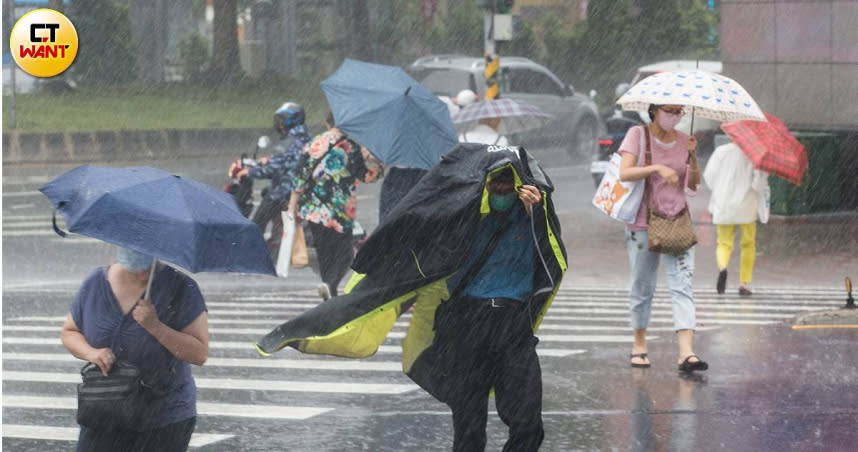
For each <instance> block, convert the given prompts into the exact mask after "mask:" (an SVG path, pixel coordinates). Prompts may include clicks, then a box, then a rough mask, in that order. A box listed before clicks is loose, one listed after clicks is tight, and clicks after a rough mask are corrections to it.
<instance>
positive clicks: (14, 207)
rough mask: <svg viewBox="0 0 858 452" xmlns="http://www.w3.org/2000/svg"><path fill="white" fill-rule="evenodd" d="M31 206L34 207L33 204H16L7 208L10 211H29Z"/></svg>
mask: <svg viewBox="0 0 858 452" xmlns="http://www.w3.org/2000/svg"><path fill="white" fill-rule="evenodd" d="M33 206H35V204H32V203H27V204H16V205H14V206H9V208H10V209H12V210H22V209H29V208H30V207H33Z"/></svg>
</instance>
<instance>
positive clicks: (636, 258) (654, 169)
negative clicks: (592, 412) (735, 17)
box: [619, 104, 708, 372]
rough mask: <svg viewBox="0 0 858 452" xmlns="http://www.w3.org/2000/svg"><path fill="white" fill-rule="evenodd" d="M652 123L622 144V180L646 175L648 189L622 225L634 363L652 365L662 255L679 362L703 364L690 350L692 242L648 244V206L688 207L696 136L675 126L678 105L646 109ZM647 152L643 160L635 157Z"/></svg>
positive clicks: (668, 210)
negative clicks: (676, 250)
mask: <svg viewBox="0 0 858 452" xmlns="http://www.w3.org/2000/svg"><path fill="white" fill-rule="evenodd" d="M647 112H648V114H649V117H650V120H651V121H652V123H651V124H649V125H648V126H640V127H633V128H631V129H629V132H628V134H627V135H626V138H625V139H624V140H623V142H622V144H621V145H620V150H619V152H620V154H622V163H621V164H620V178H621V179H622V180H623V181H636V180H642V179H646V182H645V183H646V184H647V185H648V186H649V187H648V188H647V192H648V194H647V195H645V196H644V200H643V201H642V202H641V206H640V208H639V210H638V215H637V217H636V219H635V222H634V223H632V224H628V225H626V233H625V242H626V248H627V250H628V253H629V264H630V266H631V273H632V274H631V286H632V287H631V293H630V303H631V324H632V328H633V329H634V345H633V346H632V353H631V356H630V358H631V365H632V367H650V361H649V359H648V358H647V351H648V349H647V343H646V329H647V326H648V324H649V320H650V313H651V311H652V299H653V295H654V294H655V289H656V282H657V281H658V267H659V264H660V262H661V261H664V264H665V270H666V272H667V284H668V287H669V288H670V295H671V300H672V307H673V322H674V327H675V329H676V334H677V341H678V345H679V357H678V359H677V364H678V367H679V370H680V371H684V372H690V371H695V370H706V369H707V368H708V364H707V363H706V362H704V361H702V360H701V359H700V358H698V357H697V355H695V354H694V348H693V340H694V328H695V326H696V321H695V307H694V294H693V291H692V277H693V274H694V248H693V247H691V248H689V249H687V250H685V251H684V252H682V253H681V254H679V255H672V254H664V255H662V254H659V253H657V252H654V251H650V250H649V246H648V242H649V240H648V233H647V230H648V227H649V221H648V215H649V210H650V207H652V208H654V209H656V210H657V211H659V212H661V213H662V214H663V215H667V216H669V217H670V216H676V215H678V214H679V213H680V212H682V210H683V209H686V208H687V202H686V198H685V191H684V186H685V185H686V184H685V183H684V182H686V179H687V185H688V186H689V187H691V188H692V189H696V187H697V185H698V184H699V182H700V169H699V167H698V165H697V158H696V155H695V151H696V149H697V141H696V140H695V138H694V137H691V136H689V135H687V134H685V133H682V132H680V131H678V130H676V129H675V127H676V125H677V124H678V123H679V121H680V120H681V119H682V116H683V115H684V114H685V111H684V108H683V106H682V105H677V104H672V105H655V104H652V105H650V106H649V108H648V109H647ZM644 152H646V153H650V154H651V162H650V161H649V160H650V158H649V157H648V156H647V158H646V160H647V164H645V165H639V164H638V162H639V160H641V159H644V158H645V155H643V153H644Z"/></svg>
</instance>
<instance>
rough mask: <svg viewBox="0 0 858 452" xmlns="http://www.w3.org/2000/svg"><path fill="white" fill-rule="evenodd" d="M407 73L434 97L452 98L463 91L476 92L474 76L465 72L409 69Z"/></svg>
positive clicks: (438, 69) (439, 69)
mask: <svg viewBox="0 0 858 452" xmlns="http://www.w3.org/2000/svg"><path fill="white" fill-rule="evenodd" d="M408 73H409V74H410V75H411V76H412V77H414V79H415V80H417V81H418V82H420V83H421V84H423V86H425V87H426V88H427V89H429V91H432V93H434V94H435V95H436V96H450V97H454V96H455V95H456V94H459V91H461V90H463V89H469V90H471V91H473V92H477V84H476V82H475V81H474V75H473V74H471V73H470V72H467V71H459V70H454V69H441V68H418V69H414V68H411V69H409V70H408Z"/></svg>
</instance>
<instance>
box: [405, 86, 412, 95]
mask: <svg viewBox="0 0 858 452" xmlns="http://www.w3.org/2000/svg"><path fill="white" fill-rule="evenodd" d="M410 92H411V87H410V86H409V87H408V88H406V89H405V95H406V96H407V95H408V93H410Z"/></svg>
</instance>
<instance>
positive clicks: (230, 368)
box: [2, 216, 844, 447]
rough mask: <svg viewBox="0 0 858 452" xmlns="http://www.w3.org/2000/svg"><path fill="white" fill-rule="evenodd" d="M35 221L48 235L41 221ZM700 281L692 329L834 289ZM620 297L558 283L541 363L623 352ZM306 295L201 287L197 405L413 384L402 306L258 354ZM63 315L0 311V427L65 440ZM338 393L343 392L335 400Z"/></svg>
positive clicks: (838, 301) (394, 389)
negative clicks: (348, 342) (376, 320)
mask: <svg viewBox="0 0 858 452" xmlns="http://www.w3.org/2000/svg"><path fill="white" fill-rule="evenodd" d="M40 220H41V218H30V217H25V216H21V217H13V218H4V220H3V221H4V223H3V224H4V236H5V235H6V232H5V230H6V229H7V227H8V226H13V228H12V230H11V231H10V232H13V233H18V232H22V231H24V229H23V228H24V227H27V226H29V223H34V222H39V221H40ZM47 231H48V232H50V233H51V234H53V232H52V231H50V229H49V228H48V229H47ZM62 290H63V289H58V291H59V292H62ZM700 292H701V294H700V295H698V296H697V298H696V300H695V304H696V307H697V314H698V324H699V327H698V329H697V331H698V332H699V333H703V334H705V333H715V332H716V331H718V330H720V329H723V328H759V327H766V326H767V325H776V324H782V323H784V322H786V321H787V320H788V319H789V318H791V317H792V316H793V315H795V314H796V313H798V312H802V311H813V310H822V309H832V308H836V307H839V306H840V305H842V304H843V301H842V299H843V298H844V296H843V294H842V293H841V292H839V291H837V290H823V289H820V288H810V289H808V288H795V289H794V290H793V289H792V288H757V290H756V292H755V294H754V297H753V298H750V299H748V298H739V297H737V296H730V295H727V296H718V295H716V294H714V293H705V291H704V290H700ZM71 294H72V292H69V295H71ZM627 300H628V292H627V291H626V290H625V289H622V288H610V289H605V288H599V287H563V288H562V289H561V291H560V292H559V294H558V296H557V297H556V299H555V300H554V302H553V305H552V307H551V309H550V310H549V312H548V315H547V316H546V318H545V319H544V321H543V323H542V324H541V326H540V332H539V335H538V336H539V338H540V343H539V345H538V347H537V351H538V353H539V356H540V357H541V358H542V361H543V366H546V365H551V363H552V360H563V359H566V360H569V359H572V360H575V359H578V358H575V357H576V356H578V355H586V354H587V353H588V351H590V350H596V349H599V350H602V349H611V348H614V349H621V350H623V351H624V352H625V351H626V350H627V349H628V347H629V344H630V343H631V341H632V336H631V334H630V331H629V329H630V328H629V315H628V301H627ZM318 303H319V301H318V298H316V297H315V296H313V295H311V294H309V293H307V292H304V293H294V292H268V293H263V294H254V295H241V296H231V295H230V294H226V293H221V294H214V295H209V300H208V302H207V306H208V308H209V323H210V333H211V341H210V355H211V356H210V358H209V359H208V361H207V362H206V364H205V366H203V367H201V368H196V367H195V368H194V376H195V380H196V385H197V387H198V388H199V390H200V392H199V400H198V403H197V409H198V413H199V416H200V417H201V418H207V417H217V418H220V419H225V420H229V419H241V418H245V419H246V418H252V419H260V420H262V419H281V420H290V421H295V422H301V421H306V420H308V419H311V418H313V417H314V416H319V415H322V414H324V413H330V412H336V410H338V409H339V408H340V407H345V406H349V404H351V405H354V403H363V402H355V400H354V398H355V397H358V398H362V397H382V396H388V397H389V396H394V397H395V396H401V395H403V394H406V393H410V392H413V391H416V390H417V389H418V387H417V386H416V385H415V384H414V383H412V382H411V381H410V380H409V379H408V378H407V377H405V376H404V375H403V374H402V363H401V361H400V354H401V353H402V346H401V343H402V340H403V338H404V337H405V335H406V333H407V331H408V327H409V322H410V320H411V314H410V313H409V312H406V313H404V314H403V315H402V316H401V317H400V318H399V319H398V320H397V321H396V323H395V324H394V326H393V329H392V330H391V332H390V333H389V334H388V336H387V340H386V341H385V342H384V344H383V345H381V346H380V347H379V349H378V351H377V353H376V354H375V355H374V356H373V357H371V358H368V359H362V360H346V359H338V358H332V357H326V356H318V355H303V354H300V353H297V352H295V351H294V350H292V349H291V348H287V349H286V350H284V351H283V352H281V353H277V354H275V355H274V356H272V357H270V358H263V357H260V356H259V355H258V353H257V352H256V351H255V348H254V342H255V341H256V340H257V339H259V338H260V337H261V336H262V335H264V334H266V333H268V332H269V331H270V330H271V329H272V328H273V327H275V326H276V325H278V324H280V323H282V322H283V321H285V320H287V319H289V318H292V317H295V316H297V315H298V314H300V313H301V312H303V311H306V310H308V309H312V308H313V307H315V306H317V305H318ZM65 318H66V313H65V312H56V311H55V312H50V313H45V314H41V315H22V316H18V317H14V316H8V315H7V316H6V317H5V318H4V325H3V330H4V331H3V337H2V343H3V349H4V350H3V374H2V380H3V386H4V388H3V399H2V400H3V407H4V420H5V421H7V422H9V423H8V424H3V426H2V428H3V436H4V438H18V439H28V440H43V441H49V440H59V441H75V440H76V439H77V433H78V429H77V428H76V426H74V424H73V422H74V421H73V415H71V414H65V415H63V416H66V417H67V418H68V419H69V421H68V423H67V424H64V425H55V424H56V423H57V419H63V417H57V416H56V415H50V413H52V412H56V411H62V412H66V413H68V412H70V411H71V410H74V409H76V399H75V398H74V397H73V396H71V395H70V394H73V392H69V389H68V388H69V386H71V385H73V384H76V383H79V382H80V376H79V374H78V369H79V367H80V366H81V363H82V361H80V360H78V359H76V358H74V357H72V356H71V355H70V354H68V353H67V352H66V350H65V349H64V348H63V347H62V344H61V341H60V339H59V334H58V332H59V330H60V327H61V326H62V323H63V321H64V320H65ZM651 323H652V325H651V327H650V328H649V329H648V332H649V333H650V337H649V339H650V340H665V339H667V340H670V335H672V333H673V331H674V328H673V320H672V314H671V308H670V299H669V294H668V293H667V291H665V290H663V289H662V290H659V291H657V292H656V294H655V298H654V304H653V311H652V320H651ZM660 336H665V337H664V338H662V337H660ZM567 365H568V364H567ZM63 388H65V389H63ZM277 393H286V394H289V395H290V397H289V399H288V400H289V403H280V404H278V403H273V402H272V400H278V399H277V398H276V397H274V398H272V397H270V396H261V394H277ZM325 394H329V395H338V396H339V398H331V397H330V396H328V397H325ZM343 397H345V398H346V400H345V401H342V400H340V399H342V398H343ZM357 400H361V399H357ZM10 409H13V410H16V411H14V412H18V410H25V411H26V412H27V413H28V416H27V417H26V419H28V420H33V419H36V421H34V422H35V423H34V425H22V424H20V423H15V421H16V418H15V417H13V414H14V412H7V411H6V410H10ZM39 413H42V414H41V415H40V414H39ZM40 416H42V417H40ZM39 419H43V420H42V421H41V422H40V421H38V420H39ZM10 421H11V422H10ZM217 425H220V426H223V425H227V424H222V423H219V424H217ZM218 428H222V427H218ZM239 432H240V429H239V430H237V431H236V432H230V431H214V432H212V431H199V432H197V433H195V434H194V437H193V439H192V447H202V446H204V445H208V444H214V443H217V442H219V441H223V440H226V439H229V438H233V437H235V436H238V435H239V434H240V433H239Z"/></svg>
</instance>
